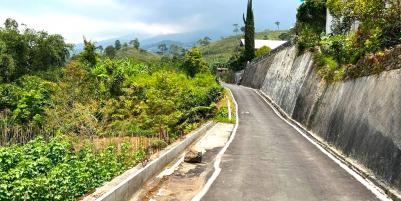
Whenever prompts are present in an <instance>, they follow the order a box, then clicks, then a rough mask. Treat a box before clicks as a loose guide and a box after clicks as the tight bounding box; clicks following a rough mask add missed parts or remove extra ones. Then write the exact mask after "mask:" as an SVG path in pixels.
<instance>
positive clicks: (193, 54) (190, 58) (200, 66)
mask: <svg viewBox="0 0 401 201" xmlns="http://www.w3.org/2000/svg"><path fill="white" fill-rule="evenodd" d="M181 68H182V69H183V70H184V71H185V72H186V73H187V75H188V76H190V77H194V76H195V75H196V74H197V73H201V72H207V71H208V65H207V63H206V61H205V60H203V58H202V56H201V53H200V50H199V49H198V48H192V49H190V50H189V51H188V52H187V53H186V54H185V56H184V61H183V64H182V67H181Z"/></svg>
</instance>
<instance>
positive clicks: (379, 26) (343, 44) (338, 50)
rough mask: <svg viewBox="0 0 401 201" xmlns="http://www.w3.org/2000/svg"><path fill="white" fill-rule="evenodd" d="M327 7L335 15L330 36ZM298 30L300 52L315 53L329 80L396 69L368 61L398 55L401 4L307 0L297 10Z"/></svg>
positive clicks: (370, 0)
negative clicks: (326, 32) (326, 28)
mask: <svg viewBox="0 0 401 201" xmlns="http://www.w3.org/2000/svg"><path fill="white" fill-rule="evenodd" d="M326 6H327V8H329V9H330V11H331V13H332V14H333V16H334V17H335V22H334V24H333V26H332V27H331V28H332V31H333V33H332V35H329V36H325V35H324V27H325V23H324V22H325V18H324V16H325V15H326ZM356 21H358V22H359V23H358V26H357V25H356V24H355V22H356ZM353 27H354V28H353ZM296 32H297V40H298V42H299V47H300V49H301V51H302V50H312V51H314V52H315V54H316V60H317V62H316V65H317V69H318V72H319V74H320V75H321V76H322V77H323V78H324V79H326V80H327V81H336V80H342V79H348V78H357V77H360V76H366V75H370V74H376V73H380V72H382V71H383V70H385V69H393V68H389V67H386V66H384V65H376V64H375V65H376V67H374V68H373V67H372V66H370V65H365V64H372V62H373V63H377V62H374V60H381V59H382V58H383V55H393V56H395V57H397V55H394V54H393V53H391V52H392V51H395V52H397V51H396V50H393V49H394V47H396V46H397V45H398V44H400V43H401V3H400V1H398V0H393V1H384V0H350V1H342V0H327V2H326V1H325V0H306V1H305V2H304V3H303V4H302V5H301V7H300V8H299V10H298V15H297V26H296ZM383 51H384V52H386V53H384V52H383ZM380 69H381V70H380Z"/></svg>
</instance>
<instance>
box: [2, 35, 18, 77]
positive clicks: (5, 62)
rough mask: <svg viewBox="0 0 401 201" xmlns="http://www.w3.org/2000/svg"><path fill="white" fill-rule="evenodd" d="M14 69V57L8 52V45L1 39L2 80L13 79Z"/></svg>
mask: <svg viewBox="0 0 401 201" xmlns="http://www.w3.org/2000/svg"><path fill="white" fill-rule="evenodd" d="M14 71H15V65H14V59H13V58H12V57H11V56H10V55H9V54H7V53H6V46H5V44H4V43H2V42H1V41H0V82H3V81H5V82H9V81H11V78H12V76H13V75H14Z"/></svg>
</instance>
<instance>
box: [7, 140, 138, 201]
mask: <svg viewBox="0 0 401 201" xmlns="http://www.w3.org/2000/svg"><path fill="white" fill-rule="evenodd" d="M144 157H145V153H144V150H142V149H140V150H138V151H136V152H132V145H130V144H129V143H128V142H125V143H123V144H122V145H121V146H120V148H119V149H117V146H116V145H112V144H111V145H109V146H108V147H106V148H105V149H104V150H101V151H95V150H94V149H93V148H92V147H91V145H90V144H86V145H85V146H84V147H83V148H82V149H81V150H79V151H78V152H75V151H74V147H73V144H72V141H71V140H69V139H68V138H66V137H62V136H60V137H55V138H52V139H51V140H50V141H49V142H46V141H44V140H43V139H41V138H37V139H35V140H33V141H31V142H29V143H28V144H26V145H23V146H18V145H14V146H11V147H0V164H1V166H0V200H75V198H77V197H79V196H82V195H84V194H85V193H87V192H88V191H90V190H92V189H94V188H96V187H99V186H101V185H102V184H103V183H104V182H106V181H108V180H110V179H112V178H113V177H115V176H116V175H118V174H121V173H122V172H123V171H124V170H126V169H127V168H130V167H132V166H134V165H135V164H137V163H138V162H140V161H141V160H142V159H143V158H144Z"/></svg>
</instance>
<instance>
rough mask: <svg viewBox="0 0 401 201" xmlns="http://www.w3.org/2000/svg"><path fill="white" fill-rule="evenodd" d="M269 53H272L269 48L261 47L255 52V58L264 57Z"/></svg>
mask: <svg viewBox="0 0 401 201" xmlns="http://www.w3.org/2000/svg"><path fill="white" fill-rule="evenodd" d="M270 51H272V49H271V48H270V47H267V46H263V47H261V48H259V49H257V50H256V57H261V56H264V55H265V54H267V53H269V52H270Z"/></svg>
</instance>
